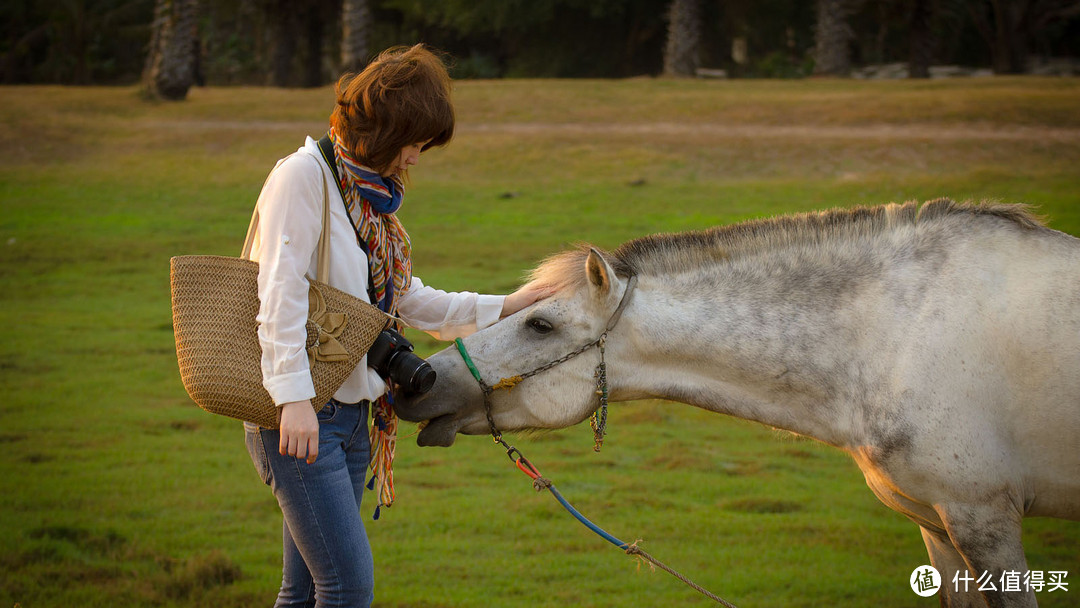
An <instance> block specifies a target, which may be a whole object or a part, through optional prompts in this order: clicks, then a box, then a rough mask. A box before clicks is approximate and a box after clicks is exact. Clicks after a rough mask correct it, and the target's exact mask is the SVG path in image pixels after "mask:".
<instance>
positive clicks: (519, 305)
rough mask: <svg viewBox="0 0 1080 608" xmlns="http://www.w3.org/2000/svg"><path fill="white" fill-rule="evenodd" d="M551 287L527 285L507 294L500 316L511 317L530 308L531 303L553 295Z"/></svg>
mask: <svg viewBox="0 0 1080 608" xmlns="http://www.w3.org/2000/svg"><path fill="white" fill-rule="evenodd" d="M552 293H553V292H552V290H551V289H550V288H541V287H537V286H534V285H525V286H524V287H522V288H521V289H519V290H517V291H515V292H514V293H512V294H510V295H508V296H506V299H505V300H503V307H502V314H501V315H500V317H499V318H504V317H509V316H510V315H512V314H514V313H515V312H517V311H519V310H521V309H523V308H528V307H529V306H530V305H532V304H535V303H536V302H538V301H540V300H543V299H544V298H546V297H549V296H551V295H552Z"/></svg>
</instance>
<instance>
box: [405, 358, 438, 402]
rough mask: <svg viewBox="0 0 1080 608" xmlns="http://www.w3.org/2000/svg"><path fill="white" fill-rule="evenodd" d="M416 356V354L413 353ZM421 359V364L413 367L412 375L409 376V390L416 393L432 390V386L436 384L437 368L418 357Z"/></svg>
mask: <svg viewBox="0 0 1080 608" xmlns="http://www.w3.org/2000/svg"><path fill="white" fill-rule="evenodd" d="M412 356H413V357H416V355H412ZM416 358H417V359H419V361H420V365H417V366H416V368H414V369H413V373H412V377H411V378H409V382H408V387H409V390H410V391H412V392H414V393H426V392H428V391H430V390H431V387H432V386H433V385H434V384H435V370H434V369H431V365H430V364H429V363H428V362H427V361H424V360H423V359H420V357H416Z"/></svg>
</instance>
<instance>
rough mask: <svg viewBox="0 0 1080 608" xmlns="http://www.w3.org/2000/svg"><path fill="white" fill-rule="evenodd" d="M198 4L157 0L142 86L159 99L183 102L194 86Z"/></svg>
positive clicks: (197, 56)
mask: <svg viewBox="0 0 1080 608" xmlns="http://www.w3.org/2000/svg"><path fill="white" fill-rule="evenodd" d="M198 17H199V1H198V0H156V2H155V4H154V22H153V23H152V24H151V37H150V50H149V53H148V54H147V56H146V67H145V68H144V70H143V84H144V85H145V86H146V89H147V90H148V91H149V92H150V93H151V94H153V95H155V96H156V97H160V98H163V99H170V100H181V99H184V98H185V97H187V93H188V89H190V88H191V85H193V84H195V80H196V77H197V70H198V58H199V31H198Z"/></svg>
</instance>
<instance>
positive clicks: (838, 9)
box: [814, 0, 855, 76]
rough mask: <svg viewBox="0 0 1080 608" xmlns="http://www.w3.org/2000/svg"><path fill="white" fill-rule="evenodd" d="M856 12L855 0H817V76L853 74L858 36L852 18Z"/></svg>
mask: <svg viewBox="0 0 1080 608" xmlns="http://www.w3.org/2000/svg"><path fill="white" fill-rule="evenodd" d="M854 9H855V2H854V1H852V0H817V24H816V26H815V28H814V34H815V35H814V39H815V41H814V74H816V75H819V76H847V75H848V74H849V73H851V40H852V38H854V35H855V34H854V32H852V30H851V26H850V25H848V18H849V17H851V14H852V13H853V12H854Z"/></svg>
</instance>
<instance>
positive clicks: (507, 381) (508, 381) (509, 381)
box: [491, 376, 524, 391]
mask: <svg viewBox="0 0 1080 608" xmlns="http://www.w3.org/2000/svg"><path fill="white" fill-rule="evenodd" d="M522 380H524V378H522V377H521V376H510V377H509V378H503V379H502V380H499V381H498V382H496V383H495V384H494V385H492V387H491V390H493V391H497V390H499V389H500V388H505V389H506V390H510V389H512V388H514V387H515V386H517V385H518V384H519V383H520V382H521V381H522Z"/></svg>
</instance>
